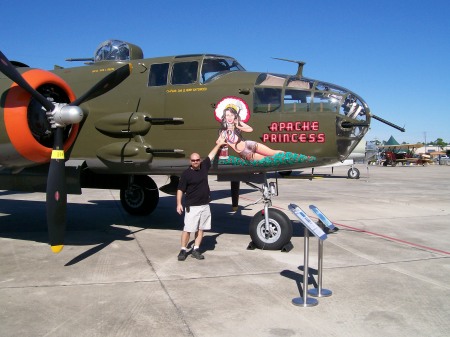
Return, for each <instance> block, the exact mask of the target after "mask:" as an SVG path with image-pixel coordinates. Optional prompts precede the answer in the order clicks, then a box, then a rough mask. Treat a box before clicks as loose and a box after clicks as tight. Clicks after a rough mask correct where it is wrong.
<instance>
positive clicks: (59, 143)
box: [47, 128, 67, 253]
mask: <svg viewBox="0 0 450 337" xmlns="http://www.w3.org/2000/svg"><path fill="white" fill-rule="evenodd" d="M53 134H54V137H55V138H54V143H53V151H52V156H51V160H50V167H49V170H48V177H47V224H48V234H49V238H50V245H51V248H52V251H53V252H54V253H59V252H60V251H61V250H62V249H63V247H64V233H65V229H66V206H67V189H66V171H65V164H64V148H63V145H64V144H63V136H64V132H63V128H56V129H55V130H54V133H53Z"/></svg>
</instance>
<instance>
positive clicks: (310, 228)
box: [288, 204, 327, 307]
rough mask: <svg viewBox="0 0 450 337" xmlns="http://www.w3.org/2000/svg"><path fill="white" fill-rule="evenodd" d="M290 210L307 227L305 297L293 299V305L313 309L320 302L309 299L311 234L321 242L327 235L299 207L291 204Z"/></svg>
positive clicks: (304, 272)
mask: <svg viewBox="0 0 450 337" xmlns="http://www.w3.org/2000/svg"><path fill="white" fill-rule="evenodd" d="M288 208H289V210H290V211H291V212H292V213H294V214H295V215H296V216H297V217H298V218H299V219H300V222H301V223H302V224H303V225H304V226H305V231H304V235H303V237H304V240H305V244H304V254H303V255H304V263H303V296H302V297H296V298H294V299H292V304H294V305H297V306H301V307H313V306H316V305H317V304H319V301H317V300H316V299H315V298H309V297H308V283H309V282H308V279H309V266H308V260H309V232H311V233H313V234H314V236H316V237H317V238H318V239H319V241H323V240H325V239H326V238H327V235H326V234H325V232H324V231H323V230H322V229H321V228H320V227H319V226H317V224H316V223H315V222H314V221H312V220H311V219H310V218H309V217H308V216H307V215H306V214H305V212H303V210H302V209H301V208H300V207H298V206H297V205H294V204H290V205H289V206H288Z"/></svg>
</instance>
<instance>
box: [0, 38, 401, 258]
mask: <svg viewBox="0 0 450 337" xmlns="http://www.w3.org/2000/svg"><path fill="white" fill-rule="evenodd" d="M71 60H72V61H74V60H77V61H80V60H81V61H85V62H87V65H84V66H80V67H74V68H62V67H55V69H54V70H52V71H44V70H40V69H33V68H29V67H28V66H27V65H25V64H23V63H20V62H15V61H12V62H10V61H9V60H8V58H7V57H6V56H5V55H4V54H3V53H0V71H1V72H2V73H3V74H4V76H0V93H1V107H0V115H1V122H0V189H4V190H20V191H46V192H47V202H46V205H47V222H48V229H49V236H50V245H51V246H52V250H53V251H55V252H59V251H60V250H61V249H62V247H63V239H64V231H65V223H66V203H67V193H78V194H80V193H81V191H82V188H86V187H88V188H105V189H120V197H121V202H122V205H123V207H124V208H125V210H127V211H128V212H129V213H131V214H141V215H142V214H149V213H151V212H152V211H153V210H154V209H155V208H156V207H157V205H158V200H159V193H158V188H157V186H156V184H155V182H154V181H153V179H152V178H151V177H150V176H149V175H169V176H171V177H172V184H171V185H170V186H171V187H175V186H176V182H177V178H176V177H177V176H179V175H180V174H181V172H182V171H183V170H184V169H185V168H186V167H187V166H188V165H189V156H190V154H191V153H192V152H199V153H202V154H206V153H208V152H209V150H210V149H211V147H212V146H213V145H214V144H215V142H216V141H217V140H218V137H224V138H225V139H226V141H227V146H226V147H224V148H223V149H222V150H223V151H221V155H220V157H218V158H216V160H215V161H214V163H213V168H212V169H211V171H210V174H213V175H217V176H218V179H221V180H229V181H231V182H232V196H233V204H235V205H237V199H238V193H239V192H238V191H239V181H249V182H252V181H253V182H259V183H262V186H263V187H262V189H261V191H262V193H263V201H264V209H263V210H262V211H259V212H258V213H256V214H255V216H254V217H253V219H252V222H251V224H250V235H251V237H252V240H253V242H254V243H255V245H256V246H257V247H259V248H264V249H279V248H280V247H282V246H283V245H285V244H286V243H288V242H289V240H290V238H291V235H292V225H291V221H290V220H289V218H288V217H287V215H285V214H284V213H282V212H281V211H279V210H278V209H275V208H269V206H270V205H271V197H272V195H273V193H272V191H273V188H272V186H271V184H273V183H270V184H269V183H268V182H267V179H266V176H265V173H267V172H273V171H280V170H293V169H299V168H305V167H314V166H321V165H326V164H331V163H334V162H336V161H343V160H345V159H346V158H347V157H348V156H349V154H350V153H351V152H352V151H353V150H354V149H355V148H356V146H357V145H358V143H359V142H360V141H361V139H362V138H363V137H364V135H365V134H366V132H367V130H368V128H369V126H370V122H371V118H375V119H378V120H380V121H382V122H384V123H387V124H388V125H391V126H393V127H396V128H398V129H401V128H400V127H398V126H395V125H394V124H392V123H389V122H387V121H385V120H383V119H382V118H380V117H377V116H375V115H373V114H371V112H370V109H369V106H368V105H367V104H366V102H365V101H364V100H363V99H362V98H361V97H360V96H358V95H357V94H356V93H354V92H352V91H350V90H348V89H345V88H342V87H340V86H337V85H334V84H331V83H327V82H324V81H320V80H314V79H311V78H307V77H304V76H303V73H302V71H303V65H304V63H303V62H299V61H294V62H295V63H297V64H298V70H297V73H296V74H294V75H281V74H273V73H266V72H248V71H245V69H244V67H243V66H242V65H240V64H239V63H238V61H237V60H235V59H234V58H232V57H229V56H224V55H215V54H192V55H178V56H169V57H154V58H146V59H145V58H144V56H143V52H142V50H141V49H140V48H139V47H138V46H136V45H133V44H131V43H127V42H124V41H118V40H108V41H105V42H104V43H102V44H101V45H100V46H99V47H98V48H97V50H96V51H95V54H94V57H93V58H85V59H71ZM69 158H70V159H71V160H69V161H67V159H69ZM169 190H170V188H169Z"/></svg>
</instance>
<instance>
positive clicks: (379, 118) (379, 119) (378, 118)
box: [371, 114, 405, 132]
mask: <svg viewBox="0 0 450 337" xmlns="http://www.w3.org/2000/svg"><path fill="white" fill-rule="evenodd" d="M371 116H372V117H373V118H375V119H376V120H378V121H380V122H382V123H384V124H387V125H389V126H392V127H393V128H394V129H397V130H400V131H401V132H405V128H402V127H401V126H398V125H396V124H394V123H391V122H388V121H387V120H385V119H383V118H381V117H378V116H376V115H373V114H371Z"/></svg>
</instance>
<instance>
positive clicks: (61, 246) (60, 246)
mask: <svg viewBox="0 0 450 337" xmlns="http://www.w3.org/2000/svg"><path fill="white" fill-rule="evenodd" d="M51 248H52V252H53V253H55V254H58V253H59V252H60V251H62V249H63V248H64V245H57V246H51Z"/></svg>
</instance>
